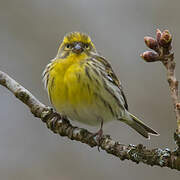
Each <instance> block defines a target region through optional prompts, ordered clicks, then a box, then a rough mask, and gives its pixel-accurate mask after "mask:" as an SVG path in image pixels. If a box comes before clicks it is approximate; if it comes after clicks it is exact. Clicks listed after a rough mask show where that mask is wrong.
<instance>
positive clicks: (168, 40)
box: [159, 30, 172, 48]
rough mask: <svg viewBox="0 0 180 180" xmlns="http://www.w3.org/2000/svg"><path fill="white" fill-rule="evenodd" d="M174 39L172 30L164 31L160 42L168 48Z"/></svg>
mask: <svg viewBox="0 0 180 180" xmlns="http://www.w3.org/2000/svg"><path fill="white" fill-rule="evenodd" d="M171 41H172V36H171V34H170V32H169V31H168V30H165V31H163V33H162V35H161V38H160V40H159V44H160V45H161V46H162V47H164V48H167V47H169V46H170V44H171Z"/></svg>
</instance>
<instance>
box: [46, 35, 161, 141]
mask: <svg viewBox="0 0 180 180" xmlns="http://www.w3.org/2000/svg"><path fill="white" fill-rule="evenodd" d="M43 80H44V84H45V88H46V89H47V92H48V95H49V99H50V101H51V103H52V105H53V106H54V107H55V109H56V110H57V111H58V112H59V113H61V114H62V115H65V116H67V117H69V118H70V119H71V120H76V121H79V122H82V123H85V124H88V125H92V126H94V125H100V124H101V128H100V130H99V131H98V132H97V133H95V135H98V136H99V137H101V136H102V132H103V131H102V126H103V122H108V121H112V120H119V121H122V122H124V123H126V124H128V125H129V126H130V127H132V128H133V129H134V130H136V131H137V132H138V133H139V134H141V135H142V136H144V137H145V138H149V134H152V135H158V133H157V132H156V131H154V130H153V129H152V128H150V127H148V126H147V125H145V124H144V123H143V122H141V121H140V120H139V119H138V118H136V117H135V116H134V115H132V114H131V113H130V112H129V111H128V104H127V100H126V97H125V95H124V93H123V90H122V86H121V84H120V82H119V80H118V78H117V76H116V75H115V73H114V71H113V69H112V67H111V65H110V63H109V62H108V61H107V60H106V59H105V58H104V57H102V56H101V55H99V54H98V52H97V51H96V48H95V46H94V44H93V43H92V41H91V39H90V37H89V36H87V35H86V34H84V33H80V32H72V33H69V34H67V35H66V36H65V37H64V39H63V42H62V43H61V45H60V47H59V50H58V53H57V56H56V57H55V58H54V59H53V60H52V61H51V62H50V63H49V64H48V65H47V66H46V69H45V70H44V72H43Z"/></svg>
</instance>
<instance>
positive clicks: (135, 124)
mask: <svg viewBox="0 0 180 180" xmlns="http://www.w3.org/2000/svg"><path fill="white" fill-rule="evenodd" d="M129 115H130V118H131V120H126V121H125V123H127V124H128V125H129V126H130V127H132V128H133V129H134V130H136V131H137V132H138V133H139V134H141V135H142V136H144V137H145V138H148V139H150V136H149V134H151V135H155V136H158V135H159V133H157V132H156V131H155V130H153V129H152V128H150V127H148V126H147V125H145V124H144V123H143V122H142V121H140V120H139V119H138V118H137V117H136V116H134V115H133V114H131V113H129Z"/></svg>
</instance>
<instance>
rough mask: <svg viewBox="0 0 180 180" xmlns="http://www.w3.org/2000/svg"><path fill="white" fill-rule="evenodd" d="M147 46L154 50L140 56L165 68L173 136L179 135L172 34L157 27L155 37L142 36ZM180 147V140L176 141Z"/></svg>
mask: <svg viewBox="0 0 180 180" xmlns="http://www.w3.org/2000/svg"><path fill="white" fill-rule="evenodd" d="M144 40H145V43H146V45H147V47H149V48H150V49H152V50H154V51H146V52H144V53H143V54H141V57H142V58H143V59H144V60H145V61H146V62H156V61H160V62H162V64H163V65H164V66H165V68H166V69H167V81H168V84H169V88H170V93H171V98H172V101H173V105H174V111H175V115H176V120H177V130H176V132H175V136H179V137H180V102H179V99H178V81H177V79H176V76H175V66H176V63H175V61H174V53H173V52H171V49H172V45H171V43H172V36H171V34H170V33H169V31H168V30H165V31H163V32H161V31H160V30H159V29H157V31H156V39H154V38H152V37H145V38H144ZM177 144H178V145H179V147H180V142H177Z"/></svg>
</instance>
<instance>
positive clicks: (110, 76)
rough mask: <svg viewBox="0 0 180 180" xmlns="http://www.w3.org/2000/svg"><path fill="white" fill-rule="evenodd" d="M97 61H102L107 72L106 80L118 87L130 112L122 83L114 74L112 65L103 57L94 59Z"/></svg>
mask: <svg viewBox="0 0 180 180" xmlns="http://www.w3.org/2000/svg"><path fill="white" fill-rule="evenodd" d="M94 58H95V59H97V60H98V61H100V62H101V63H102V64H103V66H104V67H105V72H106V77H107V78H106V79H108V80H109V81H110V82H111V83H113V84H114V85H115V86H117V87H118V88H119V89H120V93H121V95H122V97H123V99H124V107H125V108H126V109H127V110H128V104H127V99H126V96H125V94H124V92H123V87H122V85H121V83H120V81H119V80H118V78H117V76H116V74H115V73H114V71H113V69H112V67H111V65H110V63H109V62H108V61H107V60H106V59H105V58H104V57H102V56H99V55H97V56H96V55H95V57H94Z"/></svg>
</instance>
